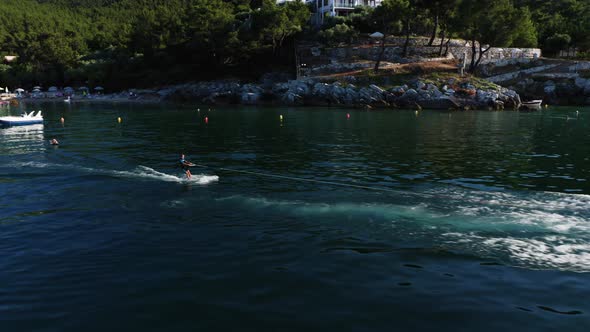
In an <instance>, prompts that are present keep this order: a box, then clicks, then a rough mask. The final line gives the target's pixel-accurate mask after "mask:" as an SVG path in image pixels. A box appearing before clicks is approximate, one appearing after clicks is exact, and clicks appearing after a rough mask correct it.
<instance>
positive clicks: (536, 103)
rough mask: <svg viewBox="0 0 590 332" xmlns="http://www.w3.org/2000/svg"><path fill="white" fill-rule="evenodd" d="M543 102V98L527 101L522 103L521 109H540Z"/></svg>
mask: <svg viewBox="0 0 590 332" xmlns="http://www.w3.org/2000/svg"><path fill="white" fill-rule="evenodd" d="M541 104H543V100H542V99H537V100H531V101H525V102H522V103H521V105H520V109H521V110H523V111H538V110H540V109H541Z"/></svg>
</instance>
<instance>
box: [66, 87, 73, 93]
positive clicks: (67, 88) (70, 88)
mask: <svg viewBox="0 0 590 332" xmlns="http://www.w3.org/2000/svg"><path fill="white" fill-rule="evenodd" d="M64 91H66V92H72V91H74V89H73V88H72V87H71V86H66V87H65V88H64Z"/></svg>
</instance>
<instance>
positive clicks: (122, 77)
mask: <svg viewBox="0 0 590 332" xmlns="http://www.w3.org/2000/svg"><path fill="white" fill-rule="evenodd" d="M308 20H309V10H308V7H307V6H306V5H305V4H304V3H303V2H300V1H295V2H288V3H286V4H284V5H277V4H276V2H275V1H271V0H262V1H249V0H2V1H1V2H0V55H17V56H18V61H17V62H16V63H12V64H10V66H9V67H10V68H4V67H3V68H2V70H1V71H0V79H2V81H5V82H11V84H14V85H23V86H25V87H27V86H28V87H30V86H33V85H38V84H41V85H65V84H67V85H73V84H84V85H86V83H87V82H88V84H90V83H89V82H95V83H97V84H101V85H105V86H110V87H112V88H124V87H128V86H134V85H136V84H142V83H143V84H165V83H171V82H174V81H178V80H188V79H206V78H209V76H219V73H220V72H224V73H228V74H231V73H234V72H235V73H238V75H242V73H243V72H246V71H250V72H252V73H254V71H253V70H252V69H253V68H260V70H265V69H266V68H267V67H268V66H281V65H282V63H283V62H285V61H288V58H286V57H282V56H281V55H283V54H284V53H287V54H289V53H292V51H290V50H288V49H287V46H289V47H292V44H291V43H287V41H288V40H290V39H291V38H293V37H294V36H295V35H296V34H298V33H299V32H301V31H302V30H303V28H304V26H305V25H306V24H307V21H308ZM256 65H259V66H256ZM148 76H149V79H145V77H148ZM134 80H137V81H139V83H137V82H134Z"/></svg>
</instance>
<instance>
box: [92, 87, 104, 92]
mask: <svg viewBox="0 0 590 332" xmlns="http://www.w3.org/2000/svg"><path fill="white" fill-rule="evenodd" d="M94 90H96V91H102V90H104V88H103V87H102V86H97V87H96V88H94Z"/></svg>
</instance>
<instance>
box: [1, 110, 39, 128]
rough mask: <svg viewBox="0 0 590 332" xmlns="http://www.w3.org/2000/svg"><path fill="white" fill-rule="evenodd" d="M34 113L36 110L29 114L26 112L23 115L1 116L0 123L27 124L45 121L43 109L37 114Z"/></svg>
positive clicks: (7, 124)
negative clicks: (42, 113)
mask: <svg viewBox="0 0 590 332" xmlns="http://www.w3.org/2000/svg"><path fill="white" fill-rule="evenodd" d="M33 113H35V111H33V112H31V113H29V114H27V113H25V114H23V115H21V116H2V117H0V125H4V126H25V125H32V124H39V123H43V116H42V115H41V111H38V112H37V114H33Z"/></svg>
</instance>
